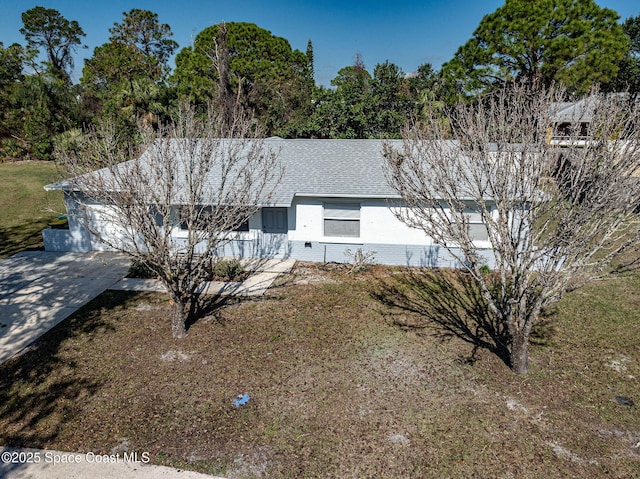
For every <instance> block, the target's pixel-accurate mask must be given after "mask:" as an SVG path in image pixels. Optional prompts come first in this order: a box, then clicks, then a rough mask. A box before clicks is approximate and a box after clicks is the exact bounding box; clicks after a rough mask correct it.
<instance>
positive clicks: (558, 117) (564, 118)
mask: <svg viewBox="0 0 640 479" xmlns="http://www.w3.org/2000/svg"><path fill="white" fill-rule="evenodd" d="M593 107H594V101H593V99H591V98H583V99H582V100H579V101H572V102H562V103H554V104H553V105H552V107H551V108H552V117H553V120H554V122H555V123H588V122H590V121H591V117H592V116H593Z"/></svg>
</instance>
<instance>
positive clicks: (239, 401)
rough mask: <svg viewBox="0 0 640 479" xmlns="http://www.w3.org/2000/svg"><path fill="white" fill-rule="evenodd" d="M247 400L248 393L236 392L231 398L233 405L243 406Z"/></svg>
mask: <svg viewBox="0 0 640 479" xmlns="http://www.w3.org/2000/svg"><path fill="white" fill-rule="evenodd" d="M248 402H249V395H248V394H238V395H237V396H236V398H235V399H234V400H233V405H234V406H235V407H238V406H243V405H245V404H247V403H248Z"/></svg>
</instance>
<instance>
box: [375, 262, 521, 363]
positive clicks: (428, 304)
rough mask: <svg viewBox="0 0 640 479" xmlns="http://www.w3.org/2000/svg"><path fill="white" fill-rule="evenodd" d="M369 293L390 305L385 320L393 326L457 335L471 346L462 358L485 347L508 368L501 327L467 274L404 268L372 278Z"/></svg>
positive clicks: (445, 336)
mask: <svg viewBox="0 0 640 479" xmlns="http://www.w3.org/2000/svg"><path fill="white" fill-rule="evenodd" d="M371 294H372V296H373V297H374V298H375V299H376V300H377V301H379V302H380V303H382V304H384V305H386V306H389V307H391V308H392V310H393V311H394V312H393V314H392V316H391V321H392V322H393V323H394V324H396V325H397V326H399V327H401V328H403V329H409V330H417V331H425V332H426V331H430V333H431V334H432V335H435V336H436V337H438V338H440V339H450V338H453V337H456V338H460V339H462V340H463V341H465V342H467V343H469V344H471V345H472V346H473V349H472V351H471V354H470V356H469V357H468V358H466V361H467V362H470V363H473V362H474V361H475V360H476V354H477V352H478V350H479V349H486V350H489V351H491V352H492V353H494V354H495V355H496V356H498V357H499V358H500V359H501V360H502V361H503V362H504V363H505V364H506V365H507V366H509V367H511V360H510V354H509V340H510V338H509V333H508V331H507V327H506V325H505V324H502V323H500V322H499V321H498V320H497V319H496V318H495V317H493V315H492V314H491V313H490V312H489V310H488V307H487V303H486V301H485V299H484V297H483V296H482V292H481V291H480V288H479V287H478V285H477V283H476V282H475V281H474V280H473V278H472V277H471V276H470V275H468V274H466V273H464V272H462V271H459V270H446V269H435V268H419V269H418V268H416V269H410V270H404V271H402V272H400V273H398V274H394V275H391V276H388V277H386V278H382V279H380V280H379V281H377V282H376V283H375V284H374V287H373V291H372V293H371ZM407 313H408V314H407Z"/></svg>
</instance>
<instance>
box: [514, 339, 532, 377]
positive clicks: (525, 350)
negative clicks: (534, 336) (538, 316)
mask: <svg viewBox="0 0 640 479" xmlns="http://www.w3.org/2000/svg"><path fill="white" fill-rule="evenodd" d="M511 369H512V371H513V372H514V373H516V374H527V372H528V371H529V335H528V334H525V333H523V332H522V331H518V332H517V333H516V334H515V335H514V336H513V337H512V338H511Z"/></svg>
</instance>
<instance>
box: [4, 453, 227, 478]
mask: <svg viewBox="0 0 640 479" xmlns="http://www.w3.org/2000/svg"><path fill="white" fill-rule="evenodd" d="M0 458H1V459H0V478H1V479H26V478H29V479H85V478H99V479H174V478H175V479H216V476H209V475H207V474H200V473H197V472H192V471H185V470H182V469H173V468H171V467H164V466H154V465H151V464H145V463H144V462H142V456H141V455H140V454H138V457H137V459H138V461H133V460H126V461H125V460H124V459H123V454H122V453H121V454H119V457H115V456H97V455H94V454H92V453H83V454H79V453H75V452H60V451H49V450H47V451H43V450H39V449H13V448H4V447H0ZM112 460H113V461H114V462H111V461H112ZM36 461H37V462H36ZM217 479H223V478H217Z"/></svg>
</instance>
